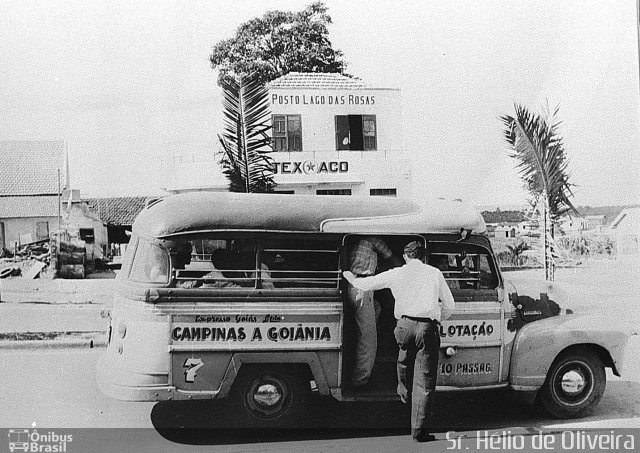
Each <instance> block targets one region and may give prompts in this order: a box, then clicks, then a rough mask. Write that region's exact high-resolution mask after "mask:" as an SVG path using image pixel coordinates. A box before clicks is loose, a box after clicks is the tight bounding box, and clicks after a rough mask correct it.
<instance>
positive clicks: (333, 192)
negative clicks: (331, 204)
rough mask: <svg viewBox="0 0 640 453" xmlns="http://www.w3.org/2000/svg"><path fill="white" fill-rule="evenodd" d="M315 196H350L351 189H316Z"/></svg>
mask: <svg viewBox="0 0 640 453" xmlns="http://www.w3.org/2000/svg"><path fill="white" fill-rule="evenodd" d="M316 195H351V189H318V190H316Z"/></svg>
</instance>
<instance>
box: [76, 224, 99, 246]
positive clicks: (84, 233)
mask: <svg viewBox="0 0 640 453" xmlns="http://www.w3.org/2000/svg"><path fill="white" fill-rule="evenodd" d="M80 239H82V240H83V241H84V242H85V243H87V244H93V243H94V242H95V241H96V237H95V233H94V231H93V228H80Z"/></svg>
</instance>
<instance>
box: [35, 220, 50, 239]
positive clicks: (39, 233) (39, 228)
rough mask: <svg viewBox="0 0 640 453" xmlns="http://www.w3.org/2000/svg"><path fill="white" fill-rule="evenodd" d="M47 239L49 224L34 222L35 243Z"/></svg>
mask: <svg viewBox="0 0 640 453" xmlns="http://www.w3.org/2000/svg"><path fill="white" fill-rule="evenodd" d="M43 239H49V222H46V221H45V222H36V241H42V240H43Z"/></svg>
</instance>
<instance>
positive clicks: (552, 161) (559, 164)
mask: <svg viewBox="0 0 640 453" xmlns="http://www.w3.org/2000/svg"><path fill="white" fill-rule="evenodd" d="M515 111H516V116H515V117H512V116H509V115H504V116H502V117H500V119H501V120H502V122H503V123H504V125H505V130H504V135H505V139H506V140H507V143H509V145H510V146H511V149H512V153H511V154H510V156H511V157H513V158H514V159H516V160H517V161H518V165H517V168H518V170H519V173H520V176H521V177H522V179H523V181H524V183H525V187H526V188H527V189H528V190H529V192H530V193H531V195H532V197H533V200H532V204H533V205H534V206H536V207H537V210H538V211H540V216H541V217H542V221H541V224H542V227H543V231H542V243H543V253H544V270H545V279H546V280H549V281H552V280H554V277H555V247H554V244H555V242H554V236H555V229H554V225H555V223H556V222H557V221H558V220H559V218H560V217H562V216H563V215H564V214H566V213H568V212H574V213H577V211H576V208H575V207H574V206H573V204H572V203H571V200H570V198H571V197H572V196H573V193H572V192H571V187H573V184H570V183H569V175H568V172H567V168H568V162H567V157H566V154H565V150H564V145H563V143H562V137H560V135H559V133H558V127H559V126H560V121H558V120H557V114H558V107H556V108H555V110H554V111H553V112H550V111H549V107H548V105H547V106H546V107H545V108H544V109H543V113H542V114H541V115H538V114H535V113H532V112H530V111H529V110H527V109H526V108H525V107H524V106H522V105H518V104H515Z"/></svg>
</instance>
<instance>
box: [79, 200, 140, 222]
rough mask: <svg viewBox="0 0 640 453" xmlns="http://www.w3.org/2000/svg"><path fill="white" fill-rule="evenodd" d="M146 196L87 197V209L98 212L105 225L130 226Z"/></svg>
mask: <svg viewBox="0 0 640 453" xmlns="http://www.w3.org/2000/svg"><path fill="white" fill-rule="evenodd" d="M146 199H147V198H146V197H117V198H88V199H86V200H84V201H85V202H86V203H87V205H88V206H89V209H91V210H92V211H93V212H95V213H96V214H98V216H99V217H100V220H102V222H103V223H104V224H105V225H108V226H109V225H112V226H131V225H133V221H134V220H135V218H136V217H137V216H138V214H140V212H141V211H142V210H143V209H144V205H145V201H146Z"/></svg>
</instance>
